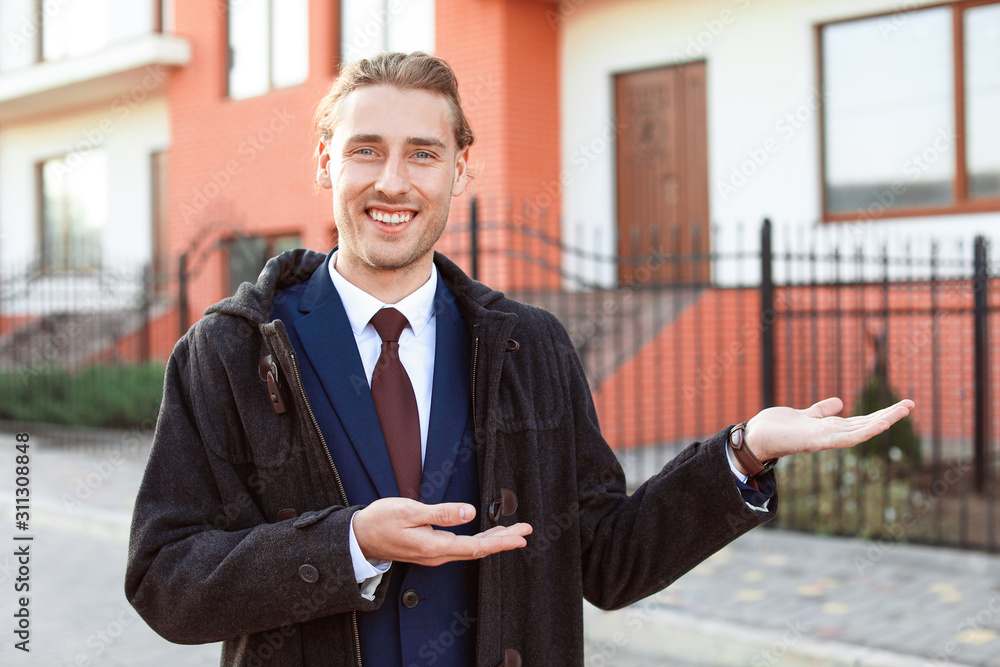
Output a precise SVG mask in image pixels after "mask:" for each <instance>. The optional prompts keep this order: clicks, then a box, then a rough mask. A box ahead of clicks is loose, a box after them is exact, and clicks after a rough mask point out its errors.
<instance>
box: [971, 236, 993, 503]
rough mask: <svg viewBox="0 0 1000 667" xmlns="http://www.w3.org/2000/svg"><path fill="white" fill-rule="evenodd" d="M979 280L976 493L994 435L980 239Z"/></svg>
mask: <svg viewBox="0 0 1000 667" xmlns="http://www.w3.org/2000/svg"><path fill="white" fill-rule="evenodd" d="M975 248H976V249H975V279H974V280H973V294H974V297H975V306H974V311H973V312H974V321H975V325H974V326H975V354H974V356H973V363H974V364H975V372H976V441H975V457H974V464H973V465H974V470H973V475H974V480H975V485H976V491H977V492H979V493H982V492H983V491H985V489H986V475H987V472H988V470H989V435H990V370H989V369H990V357H989V354H990V334H989V310H988V305H989V298H988V296H989V294H988V291H989V284H990V282H989V266H988V264H989V262H988V260H989V257H988V251H989V249H988V247H987V244H986V238H985V237H983V236H977V237H976V245H975Z"/></svg>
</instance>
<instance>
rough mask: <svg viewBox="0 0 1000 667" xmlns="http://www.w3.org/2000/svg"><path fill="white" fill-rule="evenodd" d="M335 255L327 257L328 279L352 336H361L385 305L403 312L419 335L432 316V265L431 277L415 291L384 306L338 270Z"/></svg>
mask: <svg viewBox="0 0 1000 667" xmlns="http://www.w3.org/2000/svg"><path fill="white" fill-rule="evenodd" d="M336 264H337V252H336V251H334V253H333V257H331V258H330V262H329V267H330V279H331V280H332V281H333V286H334V288H335V289H336V290H337V293H338V294H339V295H340V300H341V301H342V302H343V303H344V310H345V311H347V319H348V320H349V321H350V322H351V329H353V330H354V335H355V336H360V335H361V332H362V331H364V329H365V327H366V326H368V324H369V323H370V322H371V319H372V317H374V315H375V313H377V312H378V311H379V310H381V309H382V308H384V307H386V306H392V307H393V308H395V309H396V310H398V311H399V312H401V313H403V315H404V316H405V317H406V320H407V321H408V322H409V323H410V328H411V329H413V334H414V335H416V336H419V335H420V333H421V332H422V331H423V330H424V327H425V326H427V323H428V322H430V320H431V317H432V316H433V315H434V295H435V294H436V293H437V281H438V270H437V266H435V265H434V264H433V263H431V276H430V278H428V279H427V282H425V283H424V284H423V285H421V286H420V287H418V288H417V289H416V290H415V291H414V292H412V293H410V294H409V295H407V296H405V297H403V298H402V299H401V300H400V301H399V302H398V303H390V304H387V303H383V302H382V301H380V300H379V299H376V298H375V297H373V296H372V295H371V294H369V293H368V292H366V291H364V290H363V289H361V288H360V287H358V286H357V285H355V284H354V283H352V282H350V281H348V280H347V278H345V277H344V276H342V275H341V274H340V272H339V271H337V267H336Z"/></svg>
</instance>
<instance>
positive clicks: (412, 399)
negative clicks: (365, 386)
mask: <svg viewBox="0 0 1000 667" xmlns="http://www.w3.org/2000/svg"><path fill="white" fill-rule="evenodd" d="M407 324H408V322H407V321H406V316H404V315H403V314H402V313H401V312H399V311H398V310H396V309H395V308H383V309H382V310H380V311H378V312H377V313H375V316H374V317H372V325H374V327H375V331H377V332H378V335H379V337H380V338H381V339H382V353H381V354H380V355H379V357H378V361H377V362H376V363H375V370H374V371H373V372H372V398H373V399H374V400H375V411H376V412H377V413H378V420H379V423H380V424H382V435H384V436H385V444H386V447H388V449H389V460H390V461H392V470H393V472H395V473H396V484H397V485H398V486H399V495H400V496H402V497H403V498H412V499H413V500H417V499H418V498H419V497H420V478H421V465H420V417H419V416H418V414H417V398H416V396H414V395H413V385H412V384H410V377H409V376H408V375H407V374H406V369H405V368H403V364H402V363H400V361H399V334H400V333H401V332H402V331H403V329H404V328H406V325H407Z"/></svg>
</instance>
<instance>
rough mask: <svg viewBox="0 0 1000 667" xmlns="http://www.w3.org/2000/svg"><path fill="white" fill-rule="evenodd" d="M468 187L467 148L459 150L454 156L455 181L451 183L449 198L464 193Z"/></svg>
mask: <svg viewBox="0 0 1000 667" xmlns="http://www.w3.org/2000/svg"><path fill="white" fill-rule="evenodd" d="M468 185H469V147H468V146H466V147H465V148H462V149H459V151H458V153H457V154H456V155H455V181H454V182H453V183H452V188H451V196H452V197H457V196H458V195H460V194H462V193H463V192H465V188H466V187H467V186H468Z"/></svg>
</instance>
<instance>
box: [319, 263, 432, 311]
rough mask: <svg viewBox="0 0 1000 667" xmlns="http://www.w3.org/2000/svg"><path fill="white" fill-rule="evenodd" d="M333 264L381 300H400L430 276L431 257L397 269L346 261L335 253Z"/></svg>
mask: <svg viewBox="0 0 1000 667" xmlns="http://www.w3.org/2000/svg"><path fill="white" fill-rule="evenodd" d="M336 259H337V262H336V264H335V265H334V268H335V269H336V270H337V272H338V273H340V275H342V276H343V277H344V279H345V280H347V281H348V282H350V283H351V284H352V285H354V286H356V287H359V288H360V289H363V290H364V291H365V292H367V293H368V294H371V295H372V296H373V297H375V298H376V299H378V300H379V301H381V302H383V303H389V304H392V303H399V302H400V301H402V300H403V299H405V298H406V297H408V296H409V295H411V294H413V293H414V292H416V291H417V290H418V289H420V287H421V286H422V285H423V284H424V283H426V282H427V280H428V279H429V278H430V277H431V265H432V264H433V263H434V260H433V257H432V256H428V257H427V260H426V261H423V260H421V261H420V262H416V263H414V264H411V265H410V266H405V267H403V268H400V269H376V268H373V267H369V266H364V265H360V264H357V265H356V264H354V263H352V262H345V261H344V260H343V258H342V257H341V256H340V254H339V253H338V254H337V258H336Z"/></svg>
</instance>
